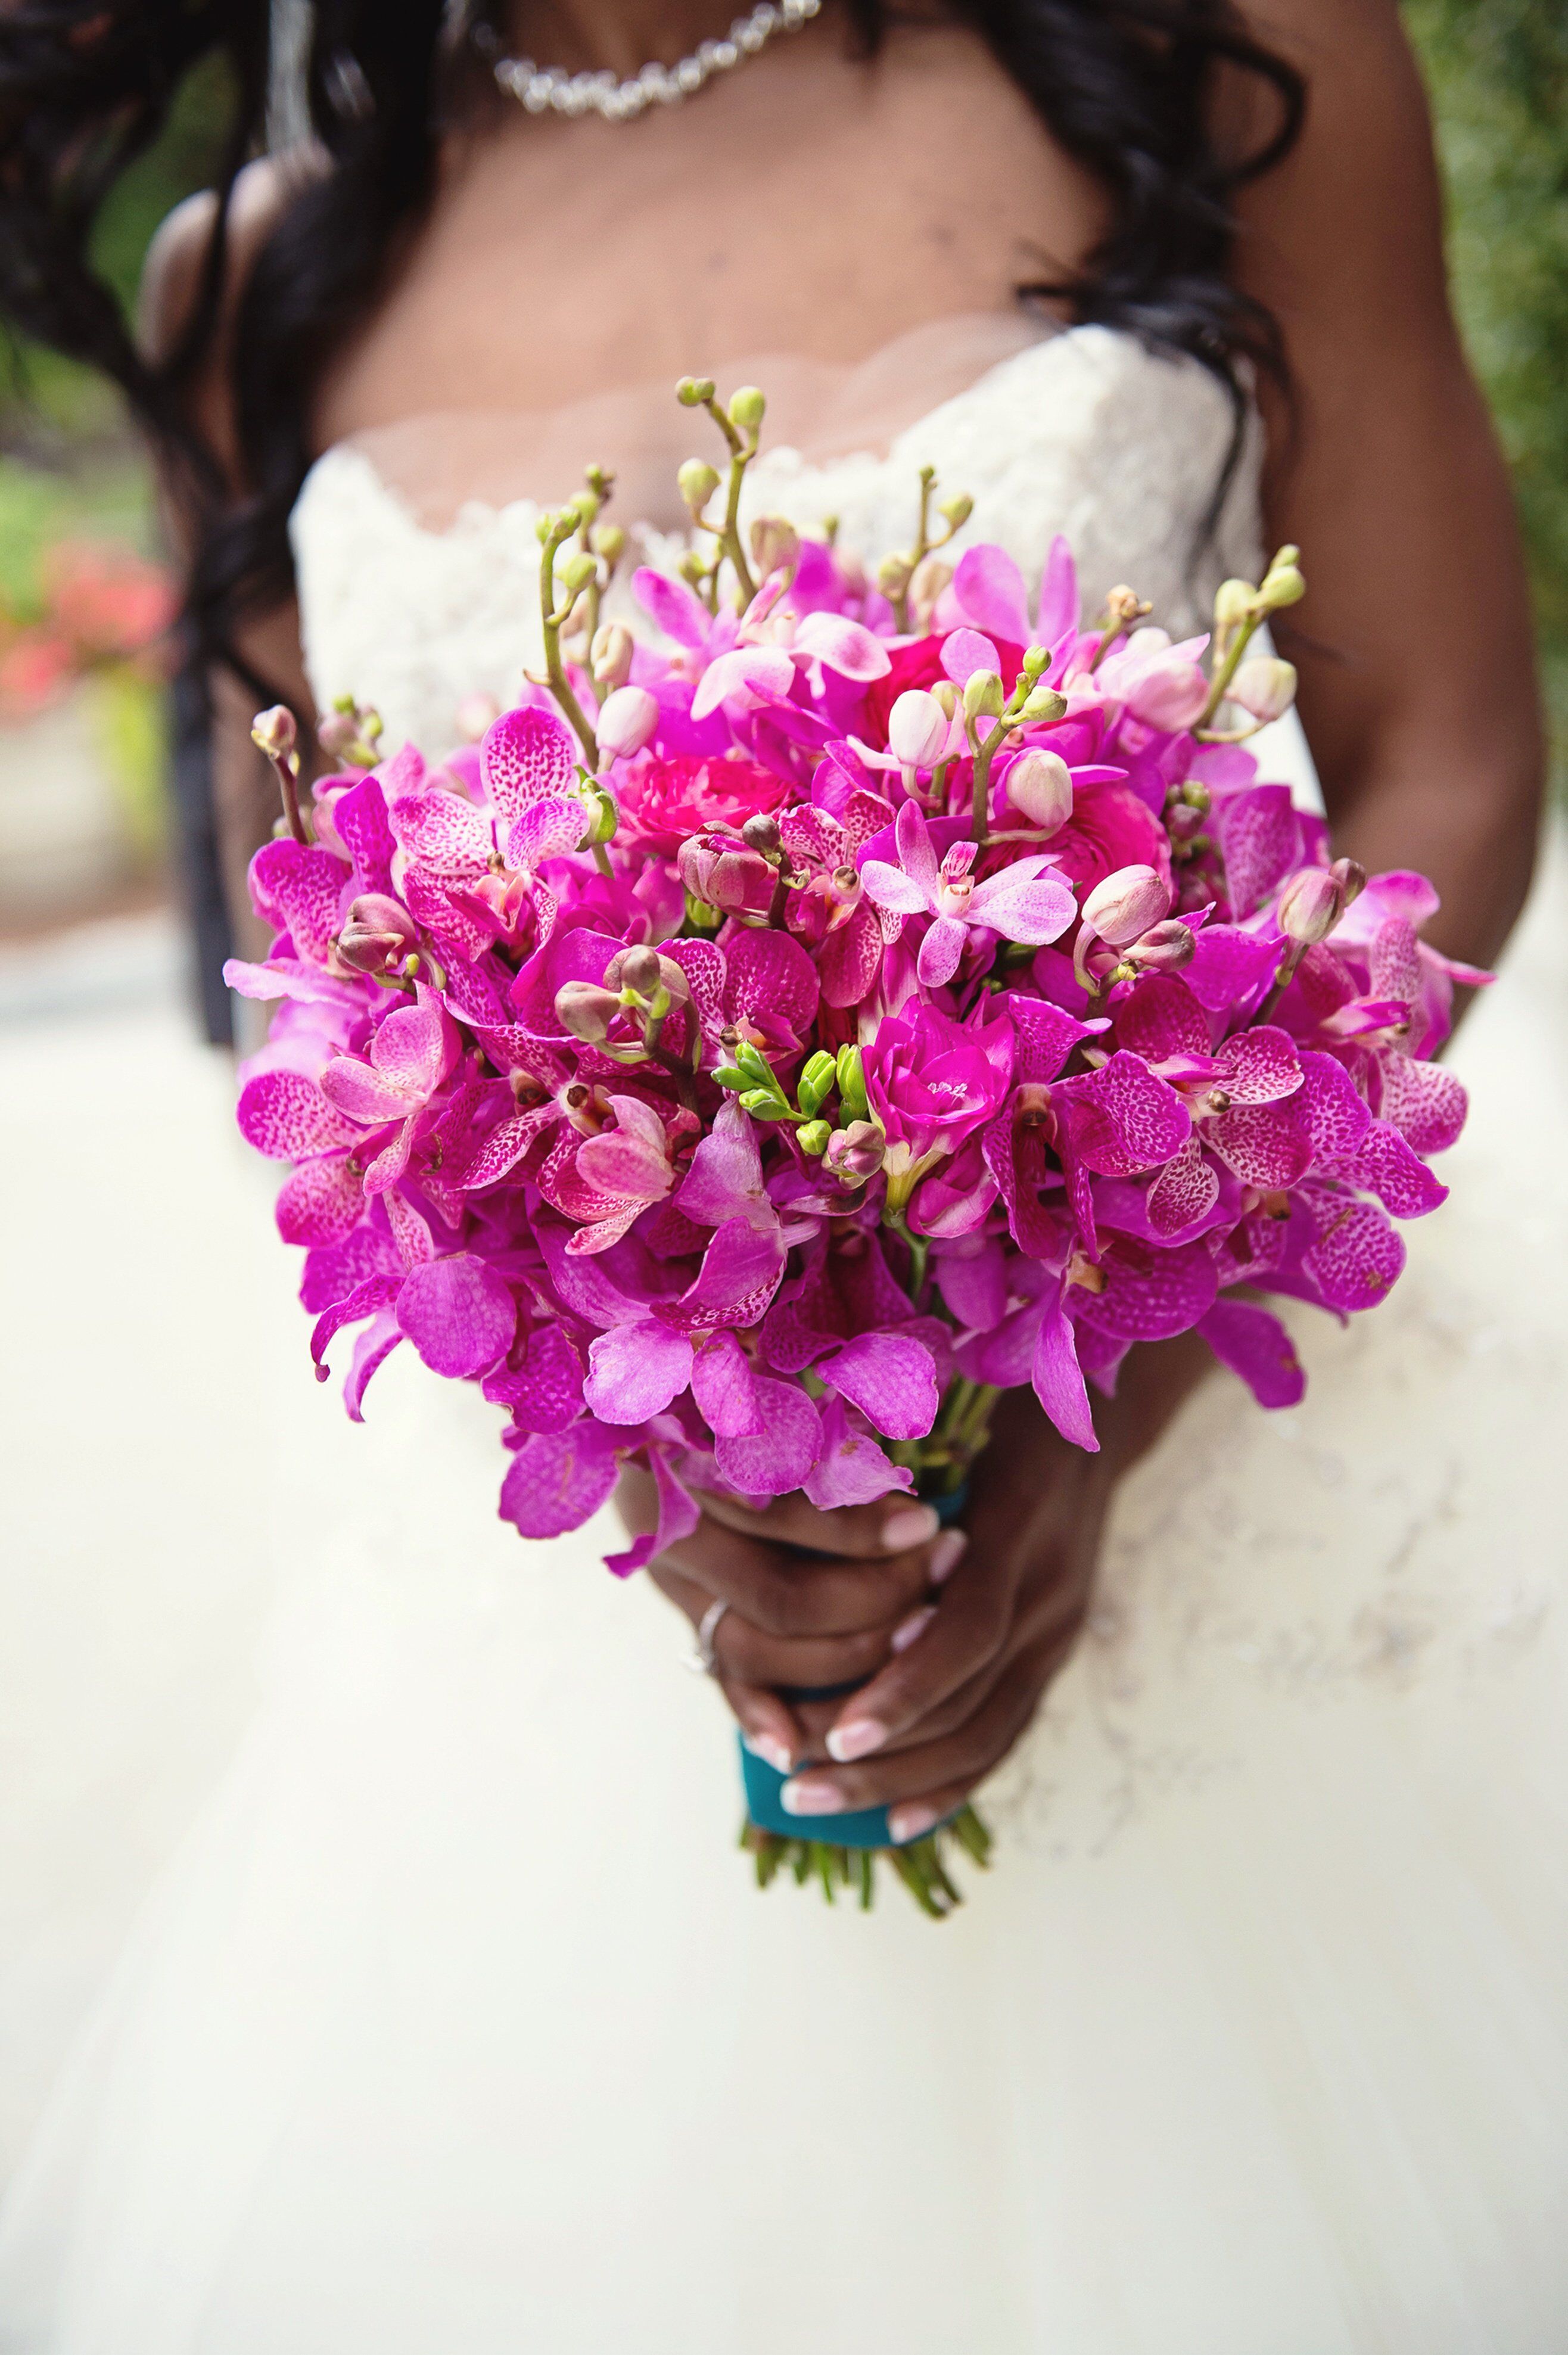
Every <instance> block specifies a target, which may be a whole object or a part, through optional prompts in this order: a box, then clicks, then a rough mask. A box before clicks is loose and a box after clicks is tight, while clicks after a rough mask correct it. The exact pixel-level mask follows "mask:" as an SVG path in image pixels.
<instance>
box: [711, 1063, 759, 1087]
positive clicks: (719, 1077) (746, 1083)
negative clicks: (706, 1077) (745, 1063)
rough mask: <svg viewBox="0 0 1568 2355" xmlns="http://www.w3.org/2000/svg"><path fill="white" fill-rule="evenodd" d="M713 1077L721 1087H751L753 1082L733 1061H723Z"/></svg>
mask: <svg viewBox="0 0 1568 2355" xmlns="http://www.w3.org/2000/svg"><path fill="white" fill-rule="evenodd" d="M713 1077H714V1081H715V1082H716V1084H717V1085H718V1086H720V1087H721V1088H736V1089H740V1088H749V1087H750V1086H751V1084H752V1082H751V1081H750V1080H749V1079H748V1077H747V1076H746V1073H745V1072H744V1071H740V1070H738V1069H737V1068H736V1066H735V1065H734V1064H733V1063H721V1064H720V1066H719V1068H718V1070H717V1071H715V1072H714V1074H713Z"/></svg>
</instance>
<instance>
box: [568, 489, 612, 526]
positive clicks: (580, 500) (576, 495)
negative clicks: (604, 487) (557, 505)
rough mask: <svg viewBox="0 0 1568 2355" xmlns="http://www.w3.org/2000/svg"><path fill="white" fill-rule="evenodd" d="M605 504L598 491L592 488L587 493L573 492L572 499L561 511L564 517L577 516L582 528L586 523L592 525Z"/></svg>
mask: <svg viewBox="0 0 1568 2355" xmlns="http://www.w3.org/2000/svg"><path fill="white" fill-rule="evenodd" d="M603 504H604V502H603V499H602V498H601V497H600V496H599V494H598V492H597V491H596V490H593V489H592V488H590V489H588V490H585V491H573V493H572V495H571V498H569V499H568V501H567V503H566V505H565V506H564V507H563V508H562V509H561V513H562V514H563V515H569V516H575V517H576V518H577V521H578V523H579V525H580V526H581V525H582V524H585V523H592V521H593V518H594V517H595V516H596V515H597V514H598V512H599V510H600V508H601V507H602V506H603Z"/></svg>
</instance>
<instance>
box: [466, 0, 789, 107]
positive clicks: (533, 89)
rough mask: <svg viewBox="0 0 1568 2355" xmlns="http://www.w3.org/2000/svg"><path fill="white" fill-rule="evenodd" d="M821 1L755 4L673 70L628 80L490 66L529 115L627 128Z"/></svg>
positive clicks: (500, 63)
mask: <svg viewBox="0 0 1568 2355" xmlns="http://www.w3.org/2000/svg"><path fill="white" fill-rule="evenodd" d="M821 6H822V0H777V5H774V0H760V5H758V6H757V7H755V8H753V9H752V13H751V15H750V16H737V17H736V19H735V21H734V23H733V24H732V25H731V27H730V31H729V36H728V37H727V38H726V39H724V40H721V41H704V42H702V43H701V44H700V45H699V48H696V49H695V50H693V52H692V54H691V56H690V57H688V58H682V59H681V60H680V63H679V64H678V65H674V66H661V65H657V64H654V65H645V67H644V68H643V69H642V71H641V73H639V74H635V75H634V77H633V79H632V80H630V81H620V80H617V79H616V77H615V76H614V75H613V73H608V72H601V73H578V74H569V73H566V72H564V71H563V70H562V69H561V68H560V66H537V65H535V63H534V61H533V59H532V58H497V59H496V60H495V63H494V64H493V65H492V67H491V71H492V72H493V73H494V75H495V77H496V81H497V82H498V83H499V85H500V87H501V88H502V90H504V91H506V92H507V95H508V97H511V98H516V99H519V100H520V101H521V102H522V103H523V105H524V106H526V107H527V109H528V112H529V113H530V114H545V113H555V114H598V115H602V116H603V119H604V121H605V122H606V123H630V122H631V121H632V119H633V117H634V116H635V115H638V114H641V113H642V112H644V110H645V108H647V107H650V106H678V105H679V103H680V101H681V100H682V99H683V98H691V97H693V96H694V95H695V94H696V92H697V91H699V90H700V89H701V88H702V85H703V83H704V82H705V81H709V80H711V79H712V77H713V76H714V75H715V74H719V73H728V72H729V70H730V69H731V66H738V65H739V64H740V62H741V59H742V58H754V57H755V56H756V54H757V51H758V50H759V49H762V48H766V47H767V44H768V43H769V41H771V40H772V38H773V35H774V34H775V33H795V32H798V31H799V30H800V27H802V26H803V25H805V24H807V23H809V21H810V20H811V18H812V17H813V16H816V14H817V12H818V10H819V9H820V8H821Z"/></svg>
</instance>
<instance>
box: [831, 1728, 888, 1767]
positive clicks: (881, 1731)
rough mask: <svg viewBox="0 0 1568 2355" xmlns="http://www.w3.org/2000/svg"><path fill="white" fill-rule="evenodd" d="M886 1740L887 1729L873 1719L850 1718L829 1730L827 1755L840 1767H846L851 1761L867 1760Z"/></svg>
mask: <svg viewBox="0 0 1568 2355" xmlns="http://www.w3.org/2000/svg"><path fill="white" fill-rule="evenodd" d="M887 1738H888V1729H887V1727H886V1726H885V1725H879V1724H878V1722H877V1721H876V1719H875V1718H874V1717H852V1718H850V1719H849V1720H848V1722H847V1723H846V1724H844V1725H835V1726H832V1727H830V1728H829V1731H828V1735H827V1754H828V1756H829V1757H830V1758H837V1761H838V1764H840V1766H848V1764H849V1763H850V1761H851V1760H852V1759H856V1758H869V1756H870V1754H871V1753H872V1751H873V1750H880V1748H881V1746H882V1744H883V1742H885V1741H886V1740H887Z"/></svg>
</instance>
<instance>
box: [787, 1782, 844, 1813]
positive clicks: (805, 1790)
mask: <svg viewBox="0 0 1568 2355" xmlns="http://www.w3.org/2000/svg"><path fill="white" fill-rule="evenodd" d="M783 1797H784V1806H785V1807H786V1808H787V1810H788V1811H789V1813H790V1814H791V1815H792V1816H841V1815H842V1814H843V1813H844V1810H845V1808H846V1807H847V1806H848V1800H847V1799H846V1798H845V1796H844V1794H843V1792H842V1791H840V1790H839V1789H838V1787H837V1785H836V1784H833V1783H815V1782H813V1780H812V1778H811V1776H810V1775H809V1774H802V1775H799V1776H797V1777H796V1779H795V1782H793V1783H786V1784H785V1785H784V1792H783Z"/></svg>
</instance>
